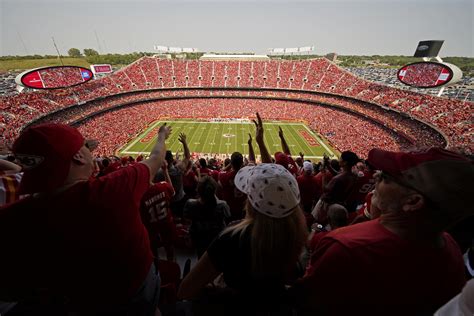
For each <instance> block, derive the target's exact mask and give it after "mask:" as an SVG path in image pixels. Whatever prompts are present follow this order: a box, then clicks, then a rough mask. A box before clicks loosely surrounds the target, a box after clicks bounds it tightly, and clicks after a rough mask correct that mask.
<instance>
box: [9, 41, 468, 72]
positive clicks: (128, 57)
mask: <svg viewBox="0 0 474 316" xmlns="http://www.w3.org/2000/svg"><path fill="white" fill-rule="evenodd" d="M155 54H156V53H150V52H134V53H130V54H103V55H101V54H99V52H98V51H96V50H95V49H92V48H85V49H83V50H82V52H81V50H79V49H78V48H74V47H73V48H70V49H69V50H68V56H69V57H73V58H84V59H85V60H86V61H87V62H88V63H90V64H111V65H128V64H130V63H133V62H134V61H136V60H138V59H140V58H141V57H143V56H152V55H155ZM202 55H203V53H181V54H171V57H172V58H175V57H177V56H182V57H185V58H187V59H197V58H199V57H201V56H202ZM316 57H320V56H317V55H298V56H296V55H295V56H274V58H281V59H290V60H291V59H308V58H316ZM50 58H57V56H55V55H44V56H41V55H27V56H0V60H23V59H50ZM337 59H338V63H339V64H340V65H341V66H342V67H367V66H370V67H372V66H375V67H391V68H399V67H401V66H403V65H406V64H409V63H413V62H419V61H421V58H416V57H412V56H380V55H372V56H349V55H347V56H346V55H339V56H337ZM443 61H445V62H448V63H451V64H454V65H456V66H458V67H459V68H460V69H461V70H462V71H463V72H465V73H466V74H473V73H474V58H470V57H443Z"/></svg>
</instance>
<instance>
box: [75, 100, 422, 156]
mask: <svg viewBox="0 0 474 316" xmlns="http://www.w3.org/2000/svg"><path fill="white" fill-rule="evenodd" d="M314 107H315V106H314V105H311V104H300V103H297V104H295V102H292V101H279V100H264V99H262V100H257V99H231V100H229V99H223V98H212V99H176V100H164V101H154V102H147V103H143V104H139V105H136V106H134V107H127V108H123V109H118V110H114V111H111V112H108V113H106V114H104V115H101V116H98V117H95V118H93V119H91V120H87V121H86V122H84V124H81V125H80V127H79V129H80V130H81V132H82V133H83V134H84V135H86V136H87V137H89V138H94V139H98V140H99V141H100V144H99V148H98V152H99V153H101V154H103V153H110V152H113V151H115V150H117V149H118V148H119V147H120V146H121V145H123V144H125V143H127V142H128V141H129V140H130V139H132V138H134V137H136V135H137V134H139V133H140V132H141V131H143V130H144V129H145V128H146V127H147V126H148V125H149V124H150V123H152V122H153V121H155V120H159V119H160V118H169V117H172V118H194V119H197V118H200V119H206V120H209V119H212V118H234V117H242V118H249V117H251V116H252V113H255V111H258V112H259V113H260V114H261V115H262V117H263V118H266V119H272V120H286V121H288V120H289V121H301V118H304V121H305V122H307V123H308V124H309V126H310V127H311V128H312V129H313V130H317V131H318V132H319V133H321V135H323V136H324V137H325V138H327V139H328V140H329V141H330V142H331V144H332V145H333V146H335V147H337V148H339V149H342V148H350V149H351V150H353V151H355V152H356V153H358V154H361V155H366V154H367V152H368V150H369V149H370V148H372V147H374V146H379V147H383V148H390V149H393V150H399V149H402V148H408V147H410V146H412V145H413V143H412V142H410V141H408V140H407V139H404V138H401V137H399V136H398V135H397V133H395V132H393V131H391V130H388V129H385V128H383V127H382V126H381V125H377V124H375V123H374V122H371V121H370V120H365V119H362V118H359V117H356V116H354V115H351V114H348V113H344V112H341V111H337V110H334V109H331V108H328V107H318V110H317V111H315V110H314ZM101 126H103V127H101ZM196 151H198V152H202V150H200V149H199V148H196Z"/></svg>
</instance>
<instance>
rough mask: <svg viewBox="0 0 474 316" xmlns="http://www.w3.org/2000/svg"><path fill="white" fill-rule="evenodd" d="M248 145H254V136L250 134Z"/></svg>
mask: <svg viewBox="0 0 474 316" xmlns="http://www.w3.org/2000/svg"><path fill="white" fill-rule="evenodd" d="M247 144H249V146H250V145H252V134H250V133H249V140H248V141H247Z"/></svg>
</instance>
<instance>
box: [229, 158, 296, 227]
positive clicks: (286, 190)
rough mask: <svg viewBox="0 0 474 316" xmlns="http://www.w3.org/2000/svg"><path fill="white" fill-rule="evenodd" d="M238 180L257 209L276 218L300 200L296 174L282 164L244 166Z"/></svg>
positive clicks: (238, 184) (237, 176)
mask: <svg viewBox="0 0 474 316" xmlns="http://www.w3.org/2000/svg"><path fill="white" fill-rule="evenodd" d="M234 183H235V186H236V187H237V189H239V190H240V191H242V192H243V193H245V194H247V196H248V199H249V202H250V204H252V206H253V207H254V208H255V210H257V211H258V212H260V213H262V214H265V215H267V216H270V217H273V218H283V217H286V216H288V215H290V214H291V212H292V211H293V209H294V208H295V207H296V206H297V205H298V204H299V202H300V191H299V189H298V183H297V182H296V179H295V177H294V176H293V175H292V174H291V173H290V172H289V171H288V170H287V169H286V168H285V167H283V166H281V165H277V164H274V163H264V164H260V165H257V166H247V167H244V168H242V169H240V170H239V172H237V174H236V175H235V179H234Z"/></svg>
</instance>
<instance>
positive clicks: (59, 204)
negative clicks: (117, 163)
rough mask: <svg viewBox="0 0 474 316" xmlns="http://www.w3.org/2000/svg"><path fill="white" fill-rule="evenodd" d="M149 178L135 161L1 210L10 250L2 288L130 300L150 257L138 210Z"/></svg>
mask: <svg viewBox="0 0 474 316" xmlns="http://www.w3.org/2000/svg"><path fill="white" fill-rule="evenodd" d="M149 183H150V172H149V169H148V167H147V166H146V165H144V164H136V165H133V166H130V167H128V168H123V169H120V170H118V171H115V172H112V173H110V174H108V175H106V176H103V177H101V178H98V179H94V180H90V181H82V182H78V183H77V184H75V185H73V186H72V187H70V188H68V189H66V190H65V191H62V192H59V193H56V194H54V195H46V196H40V197H33V196H30V197H27V198H24V199H22V200H19V201H17V202H14V203H12V204H10V205H8V206H5V207H2V208H0V248H1V249H2V251H4V253H5V254H8V255H7V256H2V260H0V280H2V281H1V284H0V287H1V288H2V289H19V290H23V291H25V292H27V293H28V292H29V291H31V290H33V289H39V288H45V289H49V290H51V291H52V292H53V293H56V294H60V295H62V296H64V297H67V298H68V300H69V301H70V303H71V305H79V306H82V307H85V306H110V304H117V303H120V302H125V301H127V300H128V299H129V298H131V297H132V296H134V295H135V294H136V293H137V291H138V289H139V288H140V286H141V285H142V284H143V282H144V280H145V277H146V276H147V274H148V272H149V270H150V267H151V264H152V261H153V255H152V253H151V251H150V244H149V239H148V234H147V231H146V229H145V226H144V225H143V224H142V221H141V218H140V212H139V206H140V199H141V197H142V196H143V194H144V193H145V192H146V191H147V190H148V188H149ZM20 298H21V297H20Z"/></svg>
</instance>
